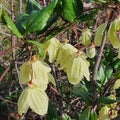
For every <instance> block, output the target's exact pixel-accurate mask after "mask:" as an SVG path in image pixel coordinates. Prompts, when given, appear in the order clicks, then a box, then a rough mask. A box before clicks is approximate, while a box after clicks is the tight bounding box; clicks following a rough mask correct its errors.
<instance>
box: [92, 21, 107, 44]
mask: <svg viewBox="0 0 120 120" xmlns="http://www.w3.org/2000/svg"><path fill="white" fill-rule="evenodd" d="M106 26H107V22H106V23H103V24H102V25H100V26H99V27H98V28H97V30H96V34H95V40H94V42H95V45H97V46H100V45H101V42H102V38H103V33H104V30H105V28H106Z"/></svg>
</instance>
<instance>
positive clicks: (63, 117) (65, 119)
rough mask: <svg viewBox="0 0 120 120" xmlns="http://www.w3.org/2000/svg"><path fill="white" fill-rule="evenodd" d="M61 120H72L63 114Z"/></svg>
mask: <svg viewBox="0 0 120 120" xmlns="http://www.w3.org/2000/svg"><path fill="white" fill-rule="evenodd" d="M61 120H72V119H71V118H70V116H69V115H67V114H66V113H64V114H63V115H62V118H61Z"/></svg>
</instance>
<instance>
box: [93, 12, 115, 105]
mask: <svg viewBox="0 0 120 120" xmlns="http://www.w3.org/2000/svg"><path fill="white" fill-rule="evenodd" d="M112 15H113V11H112V12H111V15H110V17H109V21H108V23H107V26H106V28H105V30H104V32H103V37H102V43H101V47H100V51H99V53H98V57H97V59H96V61H95V65H94V69H93V78H92V84H93V106H94V105H95V104H96V100H97V93H96V79H97V71H98V68H99V65H100V61H101V58H102V54H103V50H104V47H105V42H106V36H107V32H108V30H109V27H110V20H111V18H112Z"/></svg>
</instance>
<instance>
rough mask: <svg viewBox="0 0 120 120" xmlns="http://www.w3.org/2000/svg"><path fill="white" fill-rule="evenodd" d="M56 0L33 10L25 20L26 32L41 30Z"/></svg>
mask: <svg viewBox="0 0 120 120" xmlns="http://www.w3.org/2000/svg"><path fill="white" fill-rule="evenodd" d="M57 2H58V0H53V1H52V2H51V3H50V4H49V5H48V6H47V7H45V8H43V9H42V10H39V11H33V12H32V13H31V14H30V16H29V17H28V20H27V22H26V24H27V25H26V31H27V33H32V32H35V31H40V30H42V29H43V28H44V27H45V25H46V24H47V22H48V20H49V18H50V16H51V14H52V12H53V10H54V8H55V7H56V4H57Z"/></svg>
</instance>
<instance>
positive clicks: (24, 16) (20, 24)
mask: <svg viewBox="0 0 120 120" xmlns="http://www.w3.org/2000/svg"><path fill="white" fill-rule="evenodd" d="M28 16H29V15H28V14H25V13H23V14H21V15H19V16H18V18H17V20H16V23H15V24H16V27H17V29H18V30H19V32H20V33H21V34H25V29H24V25H23V24H24V21H25V20H26V19H27V18H28Z"/></svg>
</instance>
